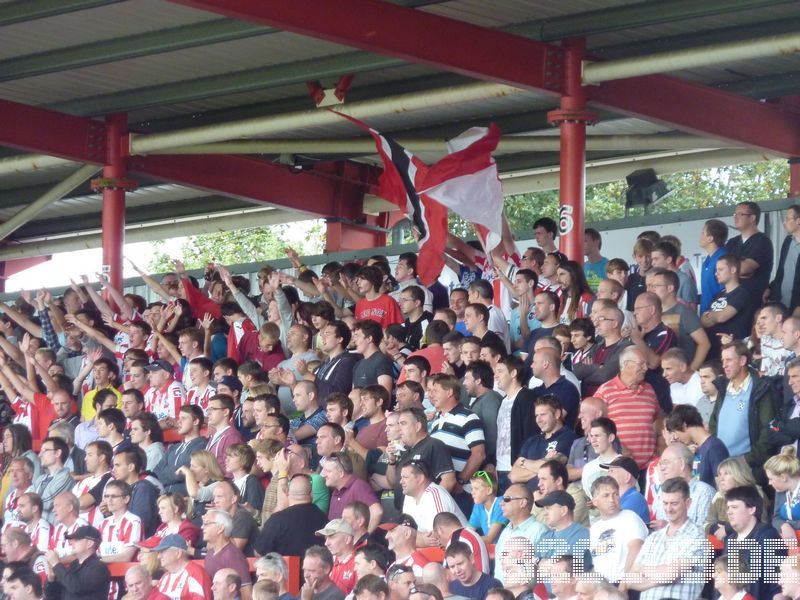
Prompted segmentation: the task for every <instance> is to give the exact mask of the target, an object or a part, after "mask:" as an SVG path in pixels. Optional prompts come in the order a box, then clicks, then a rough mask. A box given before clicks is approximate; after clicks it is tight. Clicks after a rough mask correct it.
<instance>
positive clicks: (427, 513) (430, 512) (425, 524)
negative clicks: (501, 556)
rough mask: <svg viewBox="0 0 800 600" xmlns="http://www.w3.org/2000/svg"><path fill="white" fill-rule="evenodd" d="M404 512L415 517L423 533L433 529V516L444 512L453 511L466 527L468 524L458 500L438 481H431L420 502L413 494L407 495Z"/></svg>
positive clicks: (404, 501)
mask: <svg viewBox="0 0 800 600" xmlns="http://www.w3.org/2000/svg"><path fill="white" fill-rule="evenodd" d="M403 512H404V513H405V514H407V515H411V516H412V517H414V520H415V521H416V522H417V525H418V526H419V530H420V531H422V532H423V533H427V532H428V531H433V518H434V517H435V516H436V515H438V514H439V513H443V512H449V513H453V514H454V515H455V516H456V517H458V520H459V521H461V524H462V525H463V526H464V527H466V526H467V518H466V517H465V516H464V513H463V512H461V509H460V508H459V507H458V504H456V501H455V500H453V497H452V496H451V495H450V493H449V492H448V491H447V490H446V489H444V488H443V487H442V486H440V485H438V484H436V483H430V484H429V485H428V487H427V488H425V491H424V492H422V496H421V497H420V499H419V502H417V501H416V499H415V498H414V497H413V496H406V497H405V499H404V500H403Z"/></svg>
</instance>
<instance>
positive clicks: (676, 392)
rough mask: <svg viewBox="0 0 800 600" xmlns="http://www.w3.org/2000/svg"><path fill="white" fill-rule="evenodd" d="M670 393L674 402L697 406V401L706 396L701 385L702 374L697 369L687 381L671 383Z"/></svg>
mask: <svg viewBox="0 0 800 600" xmlns="http://www.w3.org/2000/svg"><path fill="white" fill-rule="evenodd" d="M669 395H670V397H671V398H672V403H673V404H691V405H692V406H694V407H697V403H698V402H700V399H701V398H702V397H703V396H705V394H704V393H703V390H702V388H701V387H700V375H699V374H698V373H697V372H696V371H695V372H694V373H692V376H691V377H690V378H689V381H687V382H686V383H680V382H678V381H676V382H675V383H671V384H670V386H669Z"/></svg>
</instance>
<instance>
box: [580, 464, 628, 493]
mask: <svg viewBox="0 0 800 600" xmlns="http://www.w3.org/2000/svg"><path fill="white" fill-rule="evenodd" d="M617 456H620V455H619V454H617ZM617 456H615V457H614V458H616V457H617ZM614 458H610V459H608V460H605V459H603V458H600V457H599V456H598V457H597V458H594V459H592V460H590V461H589V462H587V463H586V464H585V465H583V471H581V486H582V487H583V491H584V492H586V497H587V498H591V497H592V484H593V483H594V480H595V479H598V478H599V477H602V476H604V475H608V469H603V468H601V467H600V463H603V464H605V463H610V462H611V461H612V460H614Z"/></svg>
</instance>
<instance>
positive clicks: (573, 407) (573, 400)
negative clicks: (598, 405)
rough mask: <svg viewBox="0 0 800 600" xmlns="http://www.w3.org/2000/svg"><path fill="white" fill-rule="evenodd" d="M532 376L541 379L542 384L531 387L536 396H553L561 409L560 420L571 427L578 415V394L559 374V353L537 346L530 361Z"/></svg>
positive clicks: (553, 349)
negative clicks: (559, 403)
mask: <svg viewBox="0 0 800 600" xmlns="http://www.w3.org/2000/svg"><path fill="white" fill-rule="evenodd" d="M531 367H532V369H533V376H534V377H536V378H538V379H541V380H542V385H540V386H538V387H535V388H533V393H534V395H535V397H536V398H541V397H542V396H555V397H556V398H558V400H559V402H561V408H562V409H563V413H564V414H563V415H562V421H563V422H564V425H566V426H567V427H569V428H570V429H572V428H573V427H575V421H576V419H577V417H578V403H579V402H580V400H581V398H580V394H579V393H578V390H577V389H575V386H574V385H572V384H571V383H570V382H569V381H567V378H566V377H565V376H564V375H562V374H561V355H560V354H559V353H558V350H556V349H555V348H550V347H547V346H545V347H542V348H538V349H537V350H536V351H535V352H534V354H533V362H532V363H531Z"/></svg>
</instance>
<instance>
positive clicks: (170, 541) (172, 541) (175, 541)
mask: <svg viewBox="0 0 800 600" xmlns="http://www.w3.org/2000/svg"><path fill="white" fill-rule="evenodd" d="M170 548H177V549H178V550H183V551H184V552H186V551H188V549H189V547H188V546H187V544H186V538H184V537H183V536H182V535H181V534H179V533H171V534H169V535H167V536H164V539H162V540H161V543H160V544H159V545H158V546H156V547H155V548H153V552H163V551H164V550H169V549H170Z"/></svg>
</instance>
